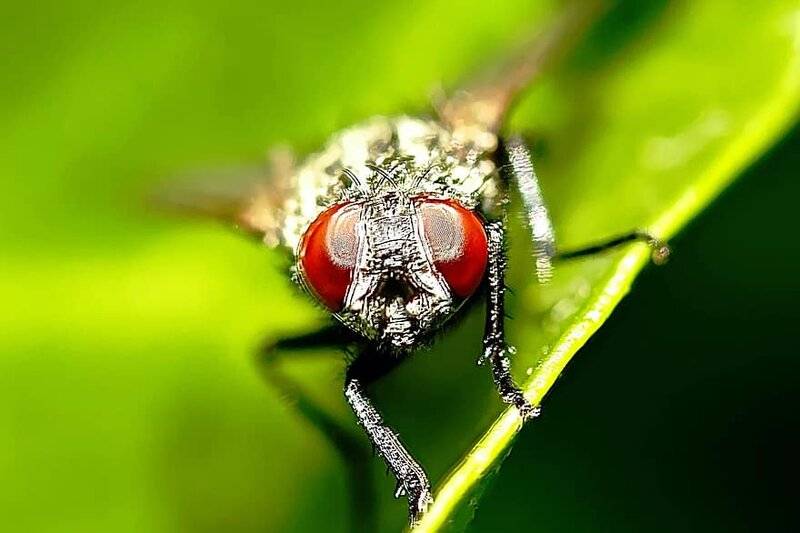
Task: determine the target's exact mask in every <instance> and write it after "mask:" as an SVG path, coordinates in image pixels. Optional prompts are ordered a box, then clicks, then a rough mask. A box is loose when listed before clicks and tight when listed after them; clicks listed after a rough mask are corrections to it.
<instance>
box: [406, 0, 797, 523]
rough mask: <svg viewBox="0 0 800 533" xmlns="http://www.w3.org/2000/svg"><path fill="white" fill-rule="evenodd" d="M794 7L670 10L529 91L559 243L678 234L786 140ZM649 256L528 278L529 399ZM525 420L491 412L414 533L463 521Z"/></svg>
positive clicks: (720, 5)
mask: <svg viewBox="0 0 800 533" xmlns="http://www.w3.org/2000/svg"><path fill="white" fill-rule="evenodd" d="M799 7H800V6H798V5H797V3H796V2H770V3H768V4H764V5H760V6H759V7H758V8H753V6H744V5H743V4H739V5H736V4H735V3H731V2H722V1H700V2H692V3H691V5H680V6H670V7H669V8H668V9H664V10H663V12H662V13H660V14H659V16H658V19H657V20H656V21H653V22H654V23H653V24H652V25H650V26H649V27H648V28H647V29H645V30H644V34H643V35H641V36H639V38H638V39H636V40H635V42H633V43H629V44H627V45H626V47H625V49H623V50H612V51H610V52H609V53H610V54H611V57H609V56H607V55H604V54H602V53H594V54H593V53H592V49H589V50H584V51H583V52H584V55H583V56H582V57H580V58H579V59H578V60H577V61H575V62H574V63H572V64H569V65H567V66H565V67H564V68H563V69H562V70H561V71H560V72H558V73H556V74H555V75H554V76H553V79H552V80H548V82H547V84H546V86H545V87H543V88H541V89H537V90H535V91H534V94H533V95H532V96H531V97H530V98H529V99H528V101H527V102H526V104H525V108H524V109H523V110H521V111H520V113H518V116H516V117H515V120H514V125H515V127H517V128H526V129H532V130H534V131H537V132H542V131H543V132H545V133H544V137H545V138H547V139H548V141H547V142H548V147H549V150H548V153H547V155H546V156H545V157H543V160H542V162H541V164H540V166H539V174H540V175H541V176H543V180H544V192H545V196H546V197H549V198H550V199H551V202H552V203H553V211H554V213H555V219H556V222H557V226H556V227H557V232H558V234H559V236H560V237H561V244H562V245H563V247H564V248H572V247H574V246H576V245H578V244H579V243H584V242H587V241H588V242H591V241H592V240H594V239H598V238H601V237H602V236H604V235H614V234H617V233H621V232H624V231H625V230H626V229H630V228H633V227H644V228H647V229H648V230H650V231H651V232H652V233H653V234H655V235H657V236H660V237H663V238H666V239H668V238H670V237H672V236H674V235H675V234H676V232H678V231H680V230H681V229H682V228H684V227H685V226H686V225H687V223H688V222H689V221H690V220H691V219H692V217H694V216H695V215H696V214H697V213H698V212H700V211H701V210H702V209H703V208H704V207H705V206H706V205H708V203H709V202H711V201H712V200H713V199H714V197H715V196H717V195H718V194H719V192H720V191H721V190H722V189H723V188H724V187H725V186H726V185H727V184H728V183H730V181H731V180H733V179H734V178H735V177H736V175H737V174H739V173H740V172H741V171H742V170H743V169H744V168H745V167H746V166H747V165H748V164H749V163H751V162H752V161H753V160H754V159H755V158H757V157H758V156H759V155H760V154H762V153H763V152H764V150H766V149H767V148H768V147H769V146H770V145H771V144H772V143H773V142H774V141H775V140H776V139H777V138H779V136H780V135H781V134H782V133H783V132H784V131H785V130H786V129H787V127H788V126H789V125H791V124H792V122H793V121H794V119H795V116H796V114H797V110H798V101H799V100H800V10H798V8H799ZM605 23H606V24H608V25H611V24H613V23H614V20H613V18H612V19H611V20H607V21H606V22H605ZM604 30H606V31H609V30H607V29H606V28H603V27H602V26H601V27H600V28H599V33H602V32H603V31H604ZM593 38H594V39H595V40H597V39H598V35H597V34H595V35H593ZM592 44H593V42H592V41H591V40H590V42H589V43H588V46H590V47H591V46H592ZM595 46H596V47H597V48H600V47H601V46H600V44H596V45H595ZM597 48H596V49H597ZM553 109H555V111H551V110H553ZM648 258H649V250H648V249H647V247H646V246H644V245H633V246H631V247H630V248H629V249H627V250H625V251H624V252H620V253H616V254H609V255H608V256H607V257H603V258H592V259H587V260H584V261H581V262H580V263H579V264H575V265H568V266H567V265H565V268H562V269H561V270H560V272H559V273H558V274H557V277H556V279H555V280H554V282H553V283H552V284H551V285H550V286H548V287H537V286H534V285H531V284H528V285H527V286H525V287H526V288H525V289H524V293H523V294H524V296H523V297H522V300H523V304H522V305H521V309H520V310H518V312H517V314H516V316H515V319H516V320H515V322H516V323H517V324H520V323H523V324H525V326H521V327H518V328H517V331H516V338H517V340H516V342H517V347H518V351H519V353H518V355H517V357H516V360H515V364H516V365H523V366H527V367H528V369H529V371H528V376H526V377H525V378H524V380H523V389H524V391H525V394H526V396H527V397H528V398H529V399H530V400H531V401H532V402H533V403H540V402H542V400H543V399H544V397H545V395H546V394H547V392H548V391H549V390H550V388H551V387H552V386H553V385H554V384H555V382H556V380H557V379H558V377H559V375H560V374H561V373H562V372H563V371H564V369H565V367H566V365H567V363H569V361H570V359H572V357H573V356H575V354H576V353H577V352H578V350H579V349H580V348H581V346H583V345H584V344H585V343H586V341H587V340H588V339H589V337H591V335H592V334H593V333H594V332H595V331H597V329H598V328H599V327H600V326H602V324H603V323H604V322H605V321H606V320H607V319H608V317H609V316H610V314H611V313H612V311H613V310H614V308H615V307H616V305H617V304H618V303H619V302H620V300H621V299H622V298H623V297H624V296H625V294H626V293H627V292H628V291H629V290H630V289H631V285H632V283H633V281H634V279H635V277H636V276H637V274H638V273H639V272H640V271H641V270H642V268H643V267H644V266H645V265H647V263H648ZM676 260H678V261H679V260H680V250H678V251H677V258H676ZM527 268H529V266H528V267H526V269H525V270H526V271H528V270H527ZM667 268H668V267H667ZM537 324H538V325H541V326H542V327H541V328H535V327H530V325H537ZM608 385H609V386H611V387H613V386H614V384H613V383H609V384H608ZM599 400H600V401H602V399H599ZM532 423H533V424H535V422H532ZM520 427H521V421H520V418H519V415H518V414H517V412H516V410H515V409H513V408H506V409H505V410H504V411H503V412H502V413H501V414H500V415H499V416H498V417H497V418H496V419H495V420H494V421H492V423H491V425H489V426H488V428H487V430H486V432H485V433H484V434H483V435H482V436H481V437H480V438H479V439H478V440H477V442H475V444H474V445H473V447H472V449H471V450H470V451H469V452H468V453H467V454H466V455H465V456H464V458H463V459H462V460H461V462H460V463H458V464H457V465H456V466H455V468H453V470H452V471H451V472H450V473H449V474H448V476H447V478H446V479H445V480H444V481H443V482H442V483H441V484H440V485H439V486H438V488H437V489H436V491H435V497H434V498H435V500H434V501H435V503H434V504H433V506H432V507H431V509H430V510H429V512H428V513H427V514H426V515H425V517H424V519H423V520H422V522H421V523H420V524H419V526H418V527H417V528H415V531H421V532H422V531H443V530H446V531H450V530H461V529H463V528H464V527H465V526H466V524H467V522H468V521H469V519H470V517H471V515H472V513H473V512H474V510H475V507H476V506H477V504H478V500H479V498H480V493H481V489H482V488H483V487H482V485H483V483H484V481H485V479H486V476H487V475H488V474H490V473H491V472H492V470H493V469H497V468H499V465H500V463H501V462H502V460H503V458H504V457H505V456H506V454H507V452H508V450H509V447H510V446H511V444H512V441H513V439H514V436H515V435H516V434H517V432H518V431H519V429H520ZM542 460H543V461H546V460H547V458H546V457H543V458H542ZM535 482H536V481H535V480H531V483H535Z"/></svg>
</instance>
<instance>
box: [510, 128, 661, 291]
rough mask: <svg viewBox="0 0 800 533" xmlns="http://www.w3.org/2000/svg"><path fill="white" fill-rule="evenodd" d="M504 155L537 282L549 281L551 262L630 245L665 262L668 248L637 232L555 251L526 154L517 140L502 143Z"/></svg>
mask: <svg viewBox="0 0 800 533" xmlns="http://www.w3.org/2000/svg"><path fill="white" fill-rule="evenodd" d="M505 153H506V158H507V160H508V168H509V169H510V177H511V179H512V181H513V182H514V184H515V185H516V187H517V189H518V190H519V193H520V196H521V197H522V204H523V207H524V208H525V218H526V222H527V225H528V229H529V231H530V233H531V239H532V240H533V253H534V257H535V259H536V275H537V278H538V280H539V281H540V282H546V281H548V280H549V279H550V278H551V276H552V272H553V268H552V261H553V260H554V259H559V260H560V259H572V258H576V257H584V256H589V255H595V254H598V253H601V252H604V251H606V250H609V249H611V248H616V247H618V246H622V245H624V244H628V243H631V242H644V243H646V244H647V245H648V246H649V247H650V250H651V258H652V260H653V263H655V264H657V265H661V264H664V263H666V262H667V260H668V259H669V256H670V248H669V246H668V245H667V243H665V242H664V241H662V240H660V239H658V238H657V237H654V236H653V235H651V234H650V233H648V232H646V231H641V230H634V231H630V232H628V233H625V234H623V235H619V236H616V237H612V238H610V239H606V240H605V241H602V242H598V243H594V244H591V245H589V246H585V247H583V248H580V249H576V250H569V251H566V252H562V251H558V250H557V248H556V237H555V231H554V230H553V223H552V221H551V219H550V214H549V212H548V210H547V204H546V203H545V201H544V197H543V196H542V190H541V187H539V179H538V177H537V176H536V171H535V170H534V168H533V161H532V159H531V154H530V150H529V149H528V147H527V145H526V144H525V141H524V140H522V138H521V137H511V138H509V139H508V140H507V141H506V142H505Z"/></svg>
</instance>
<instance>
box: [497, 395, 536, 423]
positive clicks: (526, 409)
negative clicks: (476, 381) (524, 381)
mask: <svg viewBox="0 0 800 533" xmlns="http://www.w3.org/2000/svg"><path fill="white" fill-rule="evenodd" d="M502 396H503V401H504V402H505V403H507V404H510V405H513V406H514V407H516V408H517V411H518V412H519V416H520V417H522V420H529V419H531V418H536V417H537V416H539V413H540V412H541V408H540V407H539V406H538V405H533V404H531V402H529V401H528V399H527V398H525V395H524V394H523V393H522V391H521V390H519V389H518V388H516V387H515V388H514V389H513V390H510V391H508V392H507V393H505V394H503V395H502Z"/></svg>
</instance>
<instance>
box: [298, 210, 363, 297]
mask: <svg viewBox="0 0 800 533" xmlns="http://www.w3.org/2000/svg"><path fill="white" fill-rule="evenodd" d="M360 214H361V208H360V207H359V206H358V205H355V204H339V205H334V206H333V207H331V208H329V209H327V210H326V211H324V212H323V213H322V214H321V215H319V216H318V217H317V219H316V220H315V221H314V222H312V223H311V225H310V226H309V227H308V229H307V230H306V233H305V235H303V240H302V242H301V243H300V254H299V257H300V268H301V270H302V274H303V278H305V281H306V282H307V284H308V285H309V286H310V288H311V289H312V290H313V292H314V294H315V295H316V296H317V298H319V300H320V301H321V302H322V303H324V304H325V305H326V306H327V307H328V308H329V309H331V310H332V311H339V310H341V308H342V306H343V305H344V297H345V294H346V293H347V288H348V287H349V286H350V281H351V279H352V274H353V268H354V267H355V264H356V254H357V252H358V236H357V234H356V226H357V224H358V220H359V217H360Z"/></svg>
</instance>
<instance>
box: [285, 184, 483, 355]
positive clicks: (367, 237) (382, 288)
mask: <svg viewBox="0 0 800 533" xmlns="http://www.w3.org/2000/svg"><path fill="white" fill-rule="evenodd" d="M297 257H298V267H299V268H298V270H299V272H300V274H301V277H302V279H303V281H304V282H305V285H306V286H307V287H308V289H309V290H310V292H311V293H312V294H313V295H314V296H315V297H316V298H317V299H319V300H320V302H322V303H323V304H324V305H325V306H326V307H327V308H328V309H330V310H331V312H333V313H334V314H335V316H336V317H337V318H338V319H339V320H341V321H342V322H343V323H344V324H345V325H347V326H348V327H350V328H351V329H353V330H354V331H356V332H357V333H359V334H361V335H363V336H364V337H366V338H368V339H371V340H375V341H377V342H378V343H379V344H380V345H382V346H383V347H385V348H387V349H389V350H390V351H394V352H402V351H407V350H408V349H410V348H412V347H414V346H415V345H416V344H417V343H418V342H419V341H420V340H421V338H423V337H425V336H426V334H429V333H430V332H431V331H432V330H433V329H435V328H436V327H438V326H439V325H440V324H442V323H443V322H444V321H446V320H447V319H448V318H449V317H450V316H451V315H452V314H453V313H454V312H455V311H456V310H457V309H458V307H459V306H460V305H461V304H462V303H463V302H464V301H465V300H466V299H467V298H468V297H469V296H470V295H471V294H472V293H473V292H475V290H476V289H477V288H478V286H479V285H480V283H481V280H482V279H483V275H484V271H485V269H486V262H487V239H486V232H485V231H484V228H483V224H482V222H481V219H480V218H479V217H478V215H477V214H475V213H474V212H473V211H471V210H469V209H467V208H466V207H464V206H462V205H461V204H460V203H458V202H456V201H455V200H446V199H434V198H430V197H426V196H416V197H414V196H410V195H408V194H407V193H405V192H399V191H393V192H388V193H384V194H382V195H381V196H379V197H377V198H372V199H368V200H359V201H351V202H343V203H340V204H336V205H334V206H332V207H330V208H328V209H327V210H326V211H324V212H323V213H322V214H321V215H319V217H317V219H316V220H315V221H314V222H313V223H312V224H311V225H310V226H309V228H308V230H307V231H306V233H305V235H304V236H303V239H302V241H301V243H300V249H299V251H298V254H297Z"/></svg>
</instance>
